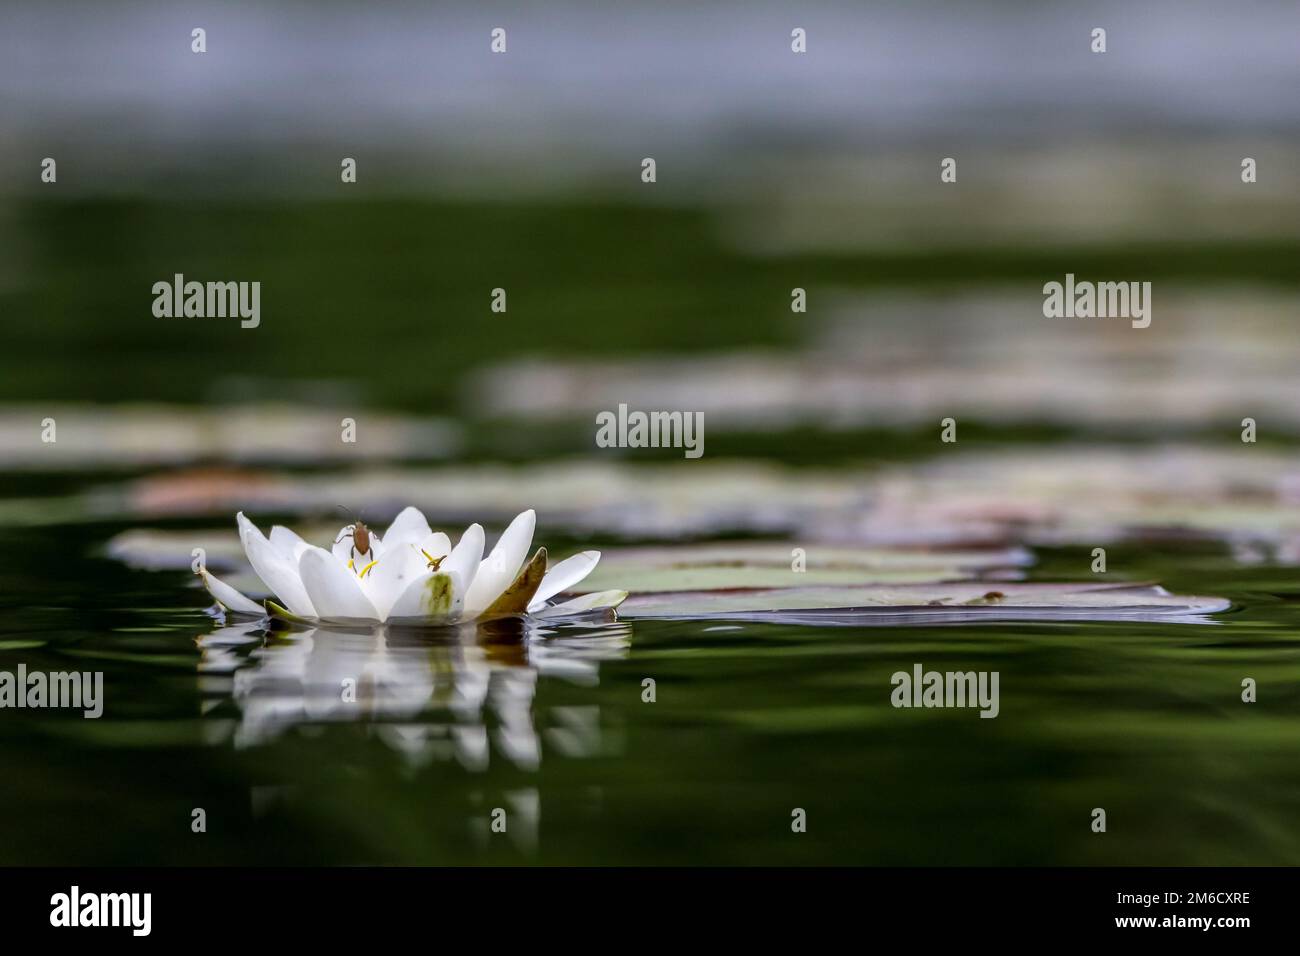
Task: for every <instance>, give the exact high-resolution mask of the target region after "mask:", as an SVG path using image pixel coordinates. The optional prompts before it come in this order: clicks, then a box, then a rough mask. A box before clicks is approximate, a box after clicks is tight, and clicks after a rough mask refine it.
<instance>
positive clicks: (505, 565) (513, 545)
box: [465, 509, 537, 617]
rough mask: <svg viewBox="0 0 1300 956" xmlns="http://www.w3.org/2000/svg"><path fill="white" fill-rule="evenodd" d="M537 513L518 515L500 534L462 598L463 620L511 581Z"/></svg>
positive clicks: (530, 510) (526, 551)
mask: <svg viewBox="0 0 1300 956" xmlns="http://www.w3.org/2000/svg"><path fill="white" fill-rule="evenodd" d="M536 526H537V513H536V512H535V511H533V510H532V509H529V510H528V511H525V512H523V513H522V514H520V515H518V516H517V517H516V518H515V520H514V521H512V522H510V526H509V527H508V528H506V530H505V531H503V532H502V533H501V538H500V540H498V541H497V543H496V547H494V548H493V549H492V552H491V553H490V554H489V555H488V556H487V557H486V558H484V559H483V562H482V563H481V564H480V565H479V569H478V573H477V574H476V575H475V576H474V580H473V582H471V583H470V586H469V591H468V592H467V593H466V595H465V614H466V616H469V617H473V616H476V615H478V614H480V613H482V611H483V610H484V609H485V608H486V607H487V606H488V605H489V604H491V603H492V602H493V601H495V600H496V599H497V597H499V596H500V594H501V592H502V591H504V590H505V589H506V588H507V587H509V586H510V584H511V583H512V582H513V581H514V579H515V577H516V576H517V575H518V574H519V569H520V568H521V567H522V566H523V563H524V558H525V557H526V556H527V555H528V549H529V547H530V546H531V545H532V543H533V531H534V529H535V528H536Z"/></svg>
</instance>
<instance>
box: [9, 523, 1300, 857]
mask: <svg viewBox="0 0 1300 956" xmlns="http://www.w3.org/2000/svg"><path fill="white" fill-rule="evenodd" d="M118 530H121V526H118V525H107V524H100V525H76V526H70V527H63V528H46V529H42V530H41V531H40V533H36V534H33V533H32V532H30V531H24V532H21V533H19V532H15V531H12V530H5V531H3V532H0V593H2V594H3V598H2V599H0V600H2V601H3V608H2V611H0V670H10V671H13V670H15V669H16V668H17V666H18V665H19V664H20V663H22V664H25V665H26V666H27V668H28V669H29V670H37V669H41V670H50V671H57V670H102V671H103V674H104V682H105V691H104V693H105V699H106V703H105V710H104V715H103V717H102V718H100V719H98V720H86V719H83V718H82V717H81V716H80V714H79V713H68V712H56V711H48V710H45V711H32V710H23V711H17V710H11V711H6V712H4V713H3V715H0V716H2V717H3V719H0V761H2V765H3V766H4V768H5V786H4V787H3V788H0V816H2V817H3V819H5V820H7V821H9V823H8V824H7V825H6V827H5V838H4V839H3V840H0V863H3V864H32V863H67V864H108V863H118V864H120V863H128V862H130V863H140V864H148V863H165V864H170V863H175V864H199V863H266V864H286V863H340V864H364V863H397V864H464V863H471V864H472V863H513V862H521V863H549V864H604V863H609V864H618V863H656V864H657V863H707V864H756V863H793V864H802V863H810V864H811V863H867V864H981V863H993V864H1034V863H1047V864H1130V863H1131V864H1230V865H1235V864H1295V863H1300V824H1298V822H1297V821H1298V820H1300V809H1298V808H1300V637H1297V634H1296V631H1295V628H1294V621H1295V615H1296V606H1297V601H1298V600H1300V585H1298V584H1297V582H1296V578H1295V574H1294V571H1293V570H1291V569H1274V568H1268V567H1255V568H1243V567H1241V566H1238V565H1237V564H1235V563H1234V562H1232V561H1231V560H1230V559H1229V558H1228V557H1227V556H1226V555H1223V554H1220V553H1219V552H1218V551H1217V549H1208V548H1207V549H1199V550H1191V551H1189V550H1186V549H1179V550H1169V551H1159V550H1151V549H1143V550H1142V552H1141V554H1140V555H1139V554H1138V553H1136V552H1135V553H1133V554H1131V555H1128V556H1127V557H1126V561H1127V565H1126V566H1129V567H1134V568H1135V571H1136V573H1138V574H1140V575H1149V576H1150V577H1153V578H1159V579H1161V580H1162V581H1163V582H1164V583H1165V584H1166V585H1168V586H1169V587H1170V588H1171V589H1174V590H1178V591H1183V592H1192V593H1219V594H1224V595H1226V596H1228V597H1231V598H1232V599H1233V600H1234V601H1235V602H1236V607H1235V609H1234V610H1233V611H1231V612H1229V613H1226V614H1224V615H1220V616H1218V617H1217V618H1216V621H1217V622H1218V623H1217V624H1216V625H1214V626H1194V625H1152V624H1095V625H1079V624H1070V625H1052V626H1048V625H1005V624H1004V625H981V626H952V627H923V628H825V629H819V628H808V627H785V626H755V625H743V626H735V625H718V624H716V623H714V622H709V623H690V622H686V623H645V622H639V623H631V624H626V623H625V624H619V625H613V626H609V627H588V628H567V629H561V630H557V631H555V632H554V633H551V634H540V635H539V634H534V635H531V636H524V637H522V638H521V636H520V635H519V634H518V633H515V634H511V633H495V634H478V635H468V636H462V637H461V638H459V639H457V638H456V637H454V636H452V635H448V634H435V633H405V634H401V633H389V634H387V635H385V636H383V637H373V636H367V635H348V634H337V633H333V634H326V633H321V632H317V633H316V634H314V635H304V634H301V633H294V632H275V633H270V632H267V631H262V630H257V629H251V630H248V631H247V633H242V634H234V635H233V636H232V634H231V632H226V631H222V630H220V628H219V626H218V625H217V624H216V623H215V622H214V621H213V620H212V619H211V618H209V617H208V616H207V615H206V614H205V613H204V610H203V609H204V606H205V605H206V604H207V602H206V601H205V600H204V595H203V594H202V593H201V592H199V591H196V590H195V589H194V588H193V586H192V579H191V578H190V577H189V575H187V574H183V573H146V572H138V571H131V570H128V569H125V568H123V567H121V566H119V565H117V564H115V563H113V562H110V561H107V560H105V559H102V558H99V557H96V554H97V549H98V548H99V547H100V546H101V545H102V543H103V542H104V541H105V540H106V539H107V538H108V537H109V536H111V535H112V534H113V533H115V532H116V531H118ZM1041 557H1042V559H1043V560H1042V562H1041V563H1040V564H1039V566H1038V567H1036V568H1035V569H1033V572H1032V573H1033V576H1035V577H1041V578H1056V579H1059V578H1061V577H1065V576H1069V575H1071V574H1075V572H1076V569H1077V568H1079V567H1081V566H1086V559H1085V558H1084V557H1082V556H1081V554H1077V553H1073V552H1056V553H1048V554H1045V555H1042V556H1041ZM1112 560H1115V559H1114V558H1112ZM1075 576H1077V574H1075ZM724 628H725V629H724ZM914 663H921V664H923V665H924V666H925V667H926V668H927V669H939V670H950V669H962V670H966V669H976V670H996V671H998V672H999V673H1000V675H1001V676H1000V688H1001V695H1000V696H1001V701H1000V703H1001V713H1000V715H999V716H998V717H997V718H996V719H992V720H989V719H979V718H978V717H977V714H976V712H975V711H973V710H929V711H924V710H921V711H918V710H896V709H894V708H893V707H891V706H890V704H889V691H890V690H891V686H890V683H889V678H890V675H891V674H892V673H893V672H894V671H896V670H909V669H910V668H911V666H912V665H913V664H914ZM349 677H350V678H354V679H356V680H357V686H358V688H359V690H358V703H357V704H351V705H345V704H342V703H341V702H340V694H339V686H340V681H341V680H342V679H344V678H349ZM1245 677H1251V678H1254V679H1255V680H1256V681H1257V682H1258V688H1259V691H1258V692H1259V701H1258V703H1255V704H1246V703H1243V702H1242V701H1241V699H1240V693H1241V689H1240V684H1241V681H1242V679H1243V678H1245ZM645 678H653V679H654V680H655V681H656V697H657V699H656V701H655V702H654V703H644V702H643V701H642V699H641V698H642V681H643V680H644V679H645ZM497 807H500V808H503V809H505V810H506V833H504V834H500V833H491V832H490V830H489V820H490V818H491V814H492V811H493V809H494V808H497ZM1094 807H1103V808H1105V810H1106V812H1107V818H1108V819H1107V824H1108V826H1107V832H1106V833H1104V834H1096V833H1093V832H1092V831H1091V829H1090V823H1091V811H1092V809H1093V808H1094ZM195 808H203V809H204V810H205V811H206V816H207V832H206V833H194V832H192V831H191V819H192V817H191V814H192V811H193V810H194V809H195ZM794 808H803V809H804V810H806V812H807V820H808V825H807V832H806V833H799V834H797V833H793V832H792V830H791V825H790V822H791V812H792V810H793V809H794Z"/></svg>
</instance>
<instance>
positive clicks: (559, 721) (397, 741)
mask: <svg viewBox="0 0 1300 956" xmlns="http://www.w3.org/2000/svg"><path fill="white" fill-rule="evenodd" d="M630 640H631V627H630V626H629V625H628V624H625V623H619V622H608V623H593V624H588V623H582V624H576V623H568V624H546V625H541V624H539V623H537V622H536V621H528V620H521V619H515V618H511V619H502V620H497V621H492V622H488V623H483V624H478V625H475V624H467V625H463V626H461V627H456V628H441V629H436V630H435V629H415V628H400V627H393V626H388V627H384V626H380V627H376V628H375V629H374V630H344V629H339V628H323V627H322V628H313V629H311V630H305V631H284V630H270V629H268V627H267V624H266V622H264V621H261V622H254V623H250V624H241V625H237V626H229V627H218V628H217V629H216V630H214V631H212V632H211V633H209V634H205V635H203V636H201V637H199V638H198V640H197V644H198V646H199V648H200V651H201V659H200V663H199V672H200V678H201V681H202V687H201V690H202V692H203V693H204V696H205V700H206V703H205V710H206V711H207V712H208V713H210V714H211V715H212V716H214V717H215V716H217V714H216V713H214V711H216V710H217V709H218V708H221V707H222V706H223V704H224V703H225V702H226V701H227V700H233V702H234V705H235V706H236V707H237V708H238V711H239V717H238V719H237V720H236V721H234V722H230V721H221V720H216V721H212V722H210V724H209V726H210V727H211V733H212V740H211V742H213V743H217V742H220V741H223V740H225V739H227V737H231V739H232V740H233V743H234V745H235V746H236V747H237V748H245V747H252V746H256V745H258V744H262V743H266V742H268V741H270V740H273V739H274V738H276V737H277V736H279V735H280V734H282V733H284V732H285V731H287V730H289V729H291V728H294V727H299V726H304V727H305V726H310V725H318V724H322V723H327V722H337V721H357V722H363V723H366V724H367V725H368V726H370V728H371V729H372V732H373V733H374V734H375V735H376V736H377V737H379V738H380V739H381V740H382V741H384V743H386V744H387V745H388V746H390V747H392V748H394V749H395V750H397V751H399V752H400V753H402V754H403V755H405V757H406V758H407V759H408V760H409V761H410V762H411V763H412V764H413V765H415V766H423V765H425V764H428V763H429V762H431V761H434V760H445V759H454V760H457V761H459V762H460V763H461V764H463V765H464V766H465V767H466V768H467V769H469V770H486V769H487V767H488V765H489V762H490V761H491V759H492V751H493V749H494V748H493V746H492V744H493V743H495V751H496V753H497V754H499V755H500V756H501V757H503V758H505V759H506V760H508V761H510V763H512V764H513V765H514V766H515V767H517V768H519V769H523V770H533V769H536V768H537V767H538V765H539V764H540V762H541V758H542V738H540V737H539V735H538V732H537V721H536V720H535V719H534V716H535V715H534V698H535V693H536V688H537V682H538V678H539V676H541V677H549V678H558V679H562V680H567V681H571V682H575V683H579V684H586V685H595V684H596V683H597V681H598V680H599V674H598V668H599V665H600V662H601V661H605V660H614V659H619V658H622V657H625V656H626V655H627V651H628V648H629V646H630ZM546 724H547V726H548V727H549V728H550V729H549V730H548V731H547V732H546V735H545V740H546V742H547V745H548V746H550V747H553V748H554V749H555V750H557V751H558V752H560V753H561V754H563V755H564V756H566V757H587V756H594V755H596V754H598V753H600V752H602V747H603V746H604V745H603V743H602V737H601V732H600V720H599V711H598V709H597V708H596V707H595V706H594V705H593V706H592V707H590V708H586V707H580V708H574V707H556V708H553V710H552V712H550V713H548V714H547V720H546Z"/></svg>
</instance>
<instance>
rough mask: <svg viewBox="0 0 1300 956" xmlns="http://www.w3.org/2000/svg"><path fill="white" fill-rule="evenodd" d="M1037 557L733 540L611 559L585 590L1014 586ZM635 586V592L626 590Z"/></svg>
mask: <svg viewBox="0 0 1300 956" xmlns="http://www.w3.org/2000/svg"><path fill="white" fill-rule="evenodd" d="M1032 562H1033V556H1032V555H1031V554H1030V553H1029V552H1028V551H1027V550H1025V549H1024V548H986V549H967V550H947V549H925V548H890V547H878V548H877V547H849V546H835V545H829V544H804V545H799V544H796V543H794V542H780V541H777V542H768V541H743V542H741V541H728V542H720V543H711V544H694V545H675V546H666V547H644V548H620V549H618V550H615V551H607V552H605V555H604V557H603V558H602V560H601V564H600V566H599V567H598V568H596V570H595V571H594V572H592V574H591V576H590V577H589V578H588V579H587V580H586V582H585V583H584V590H585V589H586V588H594V589H599V588H613V587H617V588H623V589H626V590H633V591H635V592H637V593H641V594H644V593H646V592H651V591H717V590H724V589H731V588H746V589H751V590H752V589H756V588H790V587H800V588H809V587H814V586H837V585H862V584H920V583H926V582H929V583H933V582H938V581H961V580H969V579H970V578H972V577H974V576H976V575H980V576H982V577H990V576H993V577H996V578H997V579H998V580H1004V579H1016V578H1018V577H1020V576H1021V573H1022V572H1021V570H1020V569H1021V568H1023V567H1025V566H1027V565H1029V564H1031V563H1032ZM628 582H631V587H630V588H629V587H628Z"/></svg>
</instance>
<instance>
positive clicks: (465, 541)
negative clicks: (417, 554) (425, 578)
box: [439, 524, 484, 595]
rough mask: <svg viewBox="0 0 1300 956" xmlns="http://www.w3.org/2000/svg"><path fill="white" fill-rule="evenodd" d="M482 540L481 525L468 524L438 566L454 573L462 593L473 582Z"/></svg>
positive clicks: (481, 548) (481, 559)
mask: <svg viewBox="0 0 1300 956" xmlns="http://www.w3.org/2000/svg"><path fill="white" fill-rule="evenodd" d="M483 542H484V537H483V526H482V525H480V524H472V525H470V526H469V527H468V528H466V529H465V533H464V534H462V535H461V536H460V540H459V541H457V542H456V547H454V548H452V549H451V553H450V554H448V555H447V557H446V558H445V559H443V562H442V564H441V565H440V566H439V570H440V571H446V572H447V573H448V574H455V575H456V578H457V580H458V581H460V582H461V594H462V595H464V594H465V592H467V591H468V590H469V586H470V585H471V584H473V583H474V576H475V575H476V574H478V568H479V564H481V563H482V561H483Z"/></svg>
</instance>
